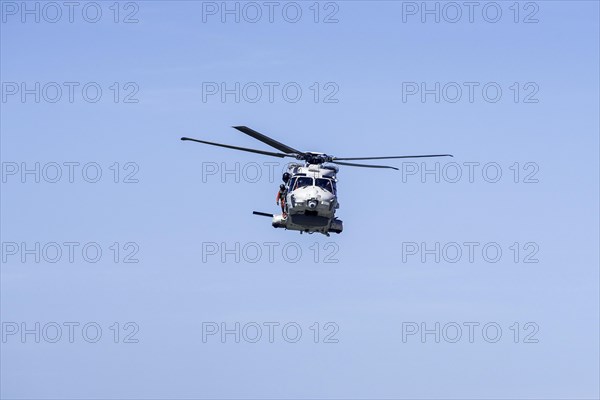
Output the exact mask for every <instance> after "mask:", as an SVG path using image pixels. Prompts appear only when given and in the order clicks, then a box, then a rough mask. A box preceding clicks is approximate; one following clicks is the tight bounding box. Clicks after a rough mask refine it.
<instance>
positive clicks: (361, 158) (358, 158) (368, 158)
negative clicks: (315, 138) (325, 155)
mask: <svg viewBox="0 0 600 400" xmlns="http://www.w3.org/2000/svg"><path fill="white" fill-rule="evenodd" d="M423 157H454V156H453V155H452V154H427V155H422V156H389V157H333V161H336V160H389V159H392V158H423Z"/></svg>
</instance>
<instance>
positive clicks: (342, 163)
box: [332, 161, 398, 170]
mask: <svg viewBox="0 0 600 400" xmlns="http://www.w3.org/2000/svg"><path fill="white" fill-rule="evenodd" d="M332 163H334V164H339V165H348V166H350V167H365V168H389V169H395V170H398V168H396V167H390V166H389V165H368V164H356V163H348V162H338V161H332Z"/></svg>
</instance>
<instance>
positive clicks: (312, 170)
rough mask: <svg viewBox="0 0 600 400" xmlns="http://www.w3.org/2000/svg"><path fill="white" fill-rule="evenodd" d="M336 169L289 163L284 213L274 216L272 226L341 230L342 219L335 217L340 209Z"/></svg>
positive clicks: (310, 230)
mask: <svg viewBox="0 0 600 400" xmlns="http://www.w3.org/2000/svg"><path fill="white" fill-rule="evenodd" d="M337 172H338V168H337V167H335V166H328V165H327V166H325V165H322V164H306V165H300V164H289V165H288V174H289V179H288V180H287V182H286V183H285V185H286V195H285V210H286V212H285V215H284V214H276V215H274V216H273V221H272V224H273V226H274V227H276V228H285V229H289V230H297V231H301V232H308V233H314V232H319V233H323V234H328V233H329V232H335V233H341V232H342V229H343V226H342V221H340V220H339V219H337V218H335V211H336V210H337V209H338V208H339V203H338V199H337V177H336V174H337Z"/></svg>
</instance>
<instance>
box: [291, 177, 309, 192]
mask: <svg viewBox="0 0 600 400" xmlns="http://www.w3.org/2000/svg"><path fill="white" fill-rule="evenodd" d="M312 185H313V178H309V177H307V176H300V177H298V178H297V179H296V182H294V188H293V189H292V190H296V189H300V188H303V187H306V186H312Z"/></svg>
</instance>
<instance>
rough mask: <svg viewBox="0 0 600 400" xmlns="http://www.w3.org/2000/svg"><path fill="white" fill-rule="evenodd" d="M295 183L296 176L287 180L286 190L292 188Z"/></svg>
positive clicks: (289, 190)
mask: <svg viewBox="0 0 600 400" xmlns="http://www.w3.org/2000/svg"><path fill="white" fill-rule="evenodd" d="M295 183H296V178H292V179H290V180H289V182H288V192H291V191H292V190H294V184H295Z"/></svg>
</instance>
